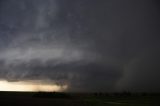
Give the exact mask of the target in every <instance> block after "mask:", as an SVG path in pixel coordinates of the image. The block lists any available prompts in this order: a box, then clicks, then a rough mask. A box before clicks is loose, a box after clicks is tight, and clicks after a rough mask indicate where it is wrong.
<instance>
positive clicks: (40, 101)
mask: <svg viewBox="0 0 160 106" xmlns="http://www.w3.org/2000/svg"><path fill="white" fill-rule="evenodd" d="M159 101H160V93H130V92H122V93H62V92H59V93H58V92H0V106H6V105H12V106H16V105H21V106H151V105H152V106H160V102H159Z"/></svg>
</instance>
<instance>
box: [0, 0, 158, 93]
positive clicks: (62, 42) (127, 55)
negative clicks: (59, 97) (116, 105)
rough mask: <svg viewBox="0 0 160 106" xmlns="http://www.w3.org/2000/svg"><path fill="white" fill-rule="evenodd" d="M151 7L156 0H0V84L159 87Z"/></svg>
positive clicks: (74, 87) (154, 12) (153, 8)
mask: <svg viewBox="0 0 160 106" xmlns="http://www.w3.org/2000/svg"><path fill="white" fill-rule="evenodd" d="M159 5H160V2H159V0H0V80H1V83H0V84H1V85H2V86H3V85H4V82H5V83H7V86H8V87H10V85H13V83H14V84H15V83H16V84H17V83H19V82H20V83H22V82H27V81H29V82H32V83H31V84H33V83H34V84H35V85H37V84H36V83H37V81H38V84H40V85H46V84H48V85H47V86H49V85H53V86H54V87H55V86H56V85H57V86H58V87H63V86H67V87H65V88H66V89H65V91H68V92H100V91H101V92H113V91H125V90H127V91H132V92H159V91H160V83H159V81H160V47H159V46H160V36H159V35H160V7H159ZM2 82H3V83H2ZM31 84H30V85H31ZM23 85H26V83H23ZM57 86H56V87H57ZM0 90H1V89H0Z"/></svg>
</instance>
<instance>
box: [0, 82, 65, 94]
mask: <svg viewBox="0 0 160 106" xmlns="http://www.w3.org/2000/svg"><path fill="white" fill-rule="evenodd" d="M65 89H67V85H63V86H60V85H56V84H44V83H37V82H36V81H19V82H8V81H5V80H1V81H0V91H17V92H33V91H34V92H36V91H45V92H52V91H64V90H65Z"/></svg>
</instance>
